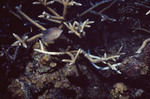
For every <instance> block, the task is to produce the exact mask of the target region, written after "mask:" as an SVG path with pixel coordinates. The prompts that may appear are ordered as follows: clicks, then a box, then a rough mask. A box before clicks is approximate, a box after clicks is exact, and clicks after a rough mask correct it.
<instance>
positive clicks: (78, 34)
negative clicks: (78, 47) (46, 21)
mask: <svg viewBox="0 0 150 99" xmlns="http://www.w3.org/2000/svg"><path fill="white" fill-rule="evenodd" d="M63 23H64V24H65V26H66V27H67V28H68V29H69V30H71V31H72V32H74V33H75V34H76V35H77V36H78V37H80V38H81V34H80V33H78V32H77V31H75V30H74V29H73V28H71V27H70V26H69V25H68V24H67V23H66V22H63Z"/></svg>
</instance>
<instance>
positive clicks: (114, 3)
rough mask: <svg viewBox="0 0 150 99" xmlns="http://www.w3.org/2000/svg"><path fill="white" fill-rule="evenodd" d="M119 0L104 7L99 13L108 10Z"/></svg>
mask: <svg viewBox="0 0 150 99" xmlns="http://www.w3.org/2000/svg"><path fill="white" fill-rule="evenodd" d="M117 1H118V0H114V1H113V2H112V3H111V4H110V5H108V6H107V7H105V8H104V9H102V10H101V11H99V12H98V13H99V14H100V13H103V12H104V11H106V10H107V9H109V8H110V7H111V6H112V5H114V4H115V3H116V2H117Z"/></svg>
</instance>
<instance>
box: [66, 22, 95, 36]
mask: <svg viewBox="0 0 150 99" xmlns="http://www.w3.org/2000/svg"><path fill="white" fill-rule="evenodd" d="M92 23H94V21H89V19H87V20H85V21H84V22H80V23H79V22H77V21H74V23H73V24H71V23H70V22H69V23H68V24H67V23H66V22H64V24H65V26H66V27H67V28H68V29H69V30H70V31H69V32H68V33H75V34H76V35H77V36H78V37H82V35H83V36H84V35H85V31H84V28H85V27H87V28H89V27H91V26H90V25H89V24H92Z"/></svg>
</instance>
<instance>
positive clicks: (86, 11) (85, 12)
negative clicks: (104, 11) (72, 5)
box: [79, 0, 109, 17]
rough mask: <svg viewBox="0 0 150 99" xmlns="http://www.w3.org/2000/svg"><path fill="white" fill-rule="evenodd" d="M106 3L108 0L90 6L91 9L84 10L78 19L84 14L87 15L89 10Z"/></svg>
mask: <svg viewBox="0 0 150 99" xmlns="http://www.w3.org/2000/svg"><path fill="white" fill-rule="evenodd" d="M108 1H109V0H106V1H101V2H99V3H98V4H96V5H94V6H92V7H91V8H89V9H87V10H85V11H84V12H82V13H81V14H80V15H79V16H80V17H82V16H84V15H85V14H87V13H88V12H90V11H91V10H93V9H94V8H96V7H98V6H99V5H101V4H104V3H106V2H108Z"/></svg>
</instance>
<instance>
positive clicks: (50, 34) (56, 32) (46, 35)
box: [42, 27, 63, 42]
mask: <svg viewBox="0 0 150 99" xmlns="http://www.w3.org/2000/svg"><path fill="white" fill-rule="evenodd" d="M62 32H63V30H61V29H59V28H57V27H52V28H49V29H47V30H45V31H43V33H42V34H43V37H42V41H44V42H50V41H54V40H56V39H58V38H59V36H60V35H61V33H62Z"/></svg>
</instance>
